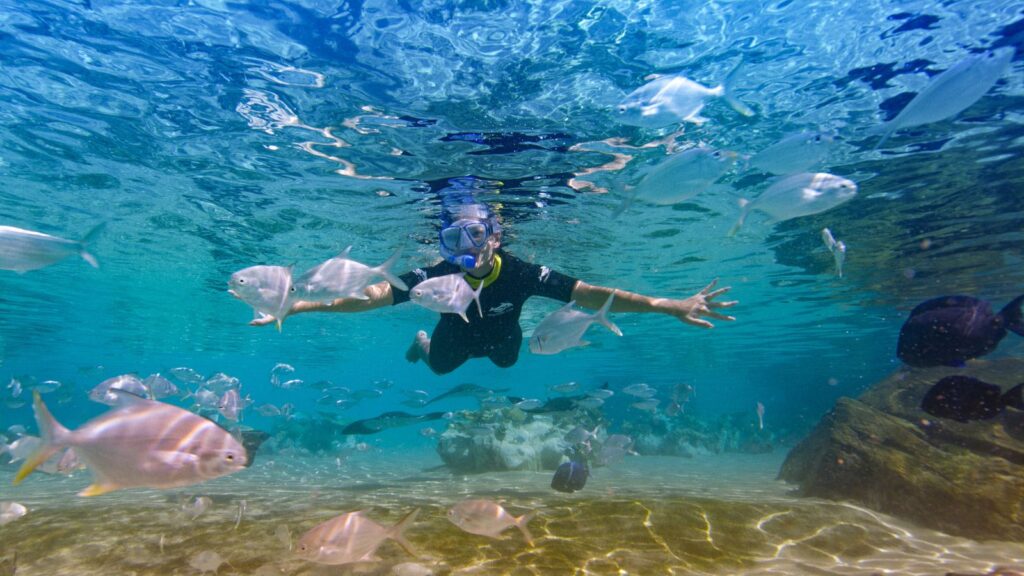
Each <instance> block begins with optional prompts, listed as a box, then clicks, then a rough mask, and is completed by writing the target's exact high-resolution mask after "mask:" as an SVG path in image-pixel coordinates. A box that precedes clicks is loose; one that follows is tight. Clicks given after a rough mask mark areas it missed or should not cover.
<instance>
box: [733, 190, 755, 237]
mask: <svg viewBox="0 0 1024 576" xmlns="http://www.w3.org/2000/svg"><path fill="white" fill-rule="evenodd" d="M748 206H750V200H747V199H746V198H740V217H739V220H737V221H736V224H733V227H732V228H730V229H729V234H728V236H729V237H730V238H731V237H733V236H735V235H736V233H737V232H739V231H740V228H742V227H743V221H744V220H746V219H747V213H749V212H750V209H749V208H747V207H748Z"/></svg>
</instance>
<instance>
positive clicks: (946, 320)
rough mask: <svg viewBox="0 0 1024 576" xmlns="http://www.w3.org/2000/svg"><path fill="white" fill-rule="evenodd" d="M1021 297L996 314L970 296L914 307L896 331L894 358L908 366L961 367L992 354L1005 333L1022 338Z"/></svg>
mask: <svg viewBox="0 0 1024 576" xmlns="http://www.w3.org/2000/svg"><path fill="white" fill-rule="evenodd" d="M1022 305H1024V295H1022V296H1018V297H1016V298H1014V299H1013V301H1012V302H1010V303H1009V304H1007V305H1006V306H1005V307H1004V308H1003V309H1002V310H1000V311H999V312H998V313H996V314H993V313H992V307H991V305H990V304H989V303H988V302H986V301H984V300H981V299H978V298H974V297H973V296H941V297H939V298H933V299H931V300H928V301H926V302H922V303H921V304H918V305H917V306H916V307H915V308H914V309H913V310H912V311H911V312H910V317H909V318H907V321H906V322H904V323H903V326H902V327H901V328H900V337H899V341H898V342H897V343H896V355H897V356H898V357H899V359H900V360H902V361H904V362H906V363H907V364H909V365H911V366H917V367H927V366H963V365H964V363H965V362H966V361H967V360H970V359H972V358H977V357H979V356H984V355H985V354H988V353H989V352H992V351H993V350H995V349H996V347H997V346H998V345H999V342H1000V341H1001V340H1002V339H1003V338H1004V337H1006V332H1007V330H1009V331H1011V332H1014V333H1015V334H1017V335H1019V336H1024V311H1022V309H1021V306H1022Z"/></svg>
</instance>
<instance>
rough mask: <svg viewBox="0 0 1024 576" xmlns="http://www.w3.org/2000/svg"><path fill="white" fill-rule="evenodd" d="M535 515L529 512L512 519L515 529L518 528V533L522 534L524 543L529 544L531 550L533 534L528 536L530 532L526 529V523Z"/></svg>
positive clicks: (532, 511)
mask: <svg viewBox="0 0 1024 576" xmlns="http://www.w3.org/2000/svg"><path fill="white" fill-rule="evenodd" d="M536 515H537V511H536V510H531V511H530V512H527V513H526V514H523V515H522V516H520V517H519V518H513V522H515V525H516V528H519V531H520V532H522V533H523V536H524V537H525V538H526V543H527V544H529V545H530V547H531V548H532V547H533V534H530V531H529V530H528V529H527V528H526V523H527V522H529V521H530V520H532V519H533V517H534V516H536Z"/></svg>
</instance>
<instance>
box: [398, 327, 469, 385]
mask: <svg viewBox="0 0 1024 576" xmlns="http://www.w3.org/2000/svg"><path fill="white" fill-rule="evenodd" d="M469 357H470V350H469V342H467V341H466V337H465V335H464V334H462V333H461V332H460V331H458V330H453V329H452V328H451V327H449V326H447V325H446V324H445V323H443V322H441V323H438V325H437V327H436V328H434V334H433V335H432V336H430V337H428V336H427V333H426V332H424V331H423V330H420V331H419V332H417V333H416V338H414V339H413V341H412V344H410V345H409V349H408V350H406V352H405V358H406V360H408V361H410V362H419V361H420V360H423V361H424V362H426V363H427V367H428V368H430V369H431V370H432V371H433V372H434V373H435V374H447V373H449V372H451V371H452V370H455V369H456V368H458V367H459V366H462V364H463V363H464V362H465V361H466V360H468V359H469Z"/></svg>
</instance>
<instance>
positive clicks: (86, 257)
mask: <svg viewBox="0 0 1024 576" xmlns="http://www.w3.org/2000/svg"><path fill="white" fill-rule="evenodd" d="M78 255H79V256H81V257H82V260H85V261H86V262H88V263H89V265H90V266H92V267H93V268H99V267H100V263H99V262H98V261H97V260H96V257H95V256H93V255H92V254H90V253H89V252H88V251H86V250H85V249H84V248H83V249H82V250H81V251H80V252H79V253H78Z"/></svg>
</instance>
